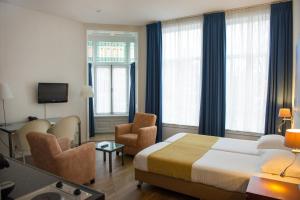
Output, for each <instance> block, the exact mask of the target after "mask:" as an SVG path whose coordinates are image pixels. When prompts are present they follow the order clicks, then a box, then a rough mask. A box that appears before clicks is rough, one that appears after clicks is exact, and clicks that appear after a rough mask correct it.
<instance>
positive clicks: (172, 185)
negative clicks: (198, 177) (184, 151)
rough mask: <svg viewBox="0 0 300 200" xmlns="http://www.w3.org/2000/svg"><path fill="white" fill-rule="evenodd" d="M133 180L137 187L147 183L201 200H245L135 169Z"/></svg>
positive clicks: (213, 188)
mask: <svg viewBox="0 0 300 200" xmlns="http://www.w3.org/2000/svg"><path fill="white" fill-rule="evenodd" d="M135 180H137V181H139V184H138V187H139V188H140V187H141V186H142V183H143V182H145V183H149V184H151V185H155V186H158V187H161V188H164V189H168V190H172V191H175V192H179V193H182V194H186V195H189V196H192V197H196V198H200V199H201V200H245V199H246V194H244V193H240V192H231V191H227V190H223V189H219V188H216V187H213V186H209V185H205V184H202V183H194V182H189V181H185V180H181V179H176V178H172V177H168V176H163V175H159V174H154V173H151V172H145V171H141V170H138V169H135Z"/></svg>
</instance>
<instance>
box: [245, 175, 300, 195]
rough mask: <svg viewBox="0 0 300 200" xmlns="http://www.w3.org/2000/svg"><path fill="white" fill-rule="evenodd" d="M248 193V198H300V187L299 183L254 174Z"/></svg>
mask: <svg viewBox="0 0 300 200" xmlns="http://www.w3.org/2000/svg"><path fill="white" fill-rule="evenodd" d="M246 195H247V197H246V200H279V199H280V200H299V199H300V188H299V185H298V184H293V183H286V182H281V181H277V180H272V179H266V178H259V177H255V176H253V177H251V179H250V182H249V184H248V188H247V192H246Z"/></svg>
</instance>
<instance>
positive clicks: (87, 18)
mask: <svg viewBox="0 0 300 200" xmlns="http://www.w3.org/2000/svg"><path fill="white" fill-rule="evenodd" d="M1 1H2V2H7V3H11V4H14V5H17V6H22V7H25V8H29V9H34V10H39V11H42V12H45V13H49V14H54V15H58V16H62V17H66V18H69V19H73V20H76V21H80V22H84V23H98V24H124V25H145V24H147V23H150V22H153V21H159V20H161V21H163V20H168V19H174V18H180V17H186V16H192V15H198V14H202V13H205V12H211V11H220V10H227V9H231V8H239V7H247V6H252V5H257V4H263V3H268V2H272V1H274V0H0V2H1ZM96 10H101V12H99V13H98V12H96Z"/></svg>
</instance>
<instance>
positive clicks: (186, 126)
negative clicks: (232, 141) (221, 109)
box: [162, 123, 264, 137]
mask: <svg viewBox="0 0 300 200" xmlns="http://www.w3.org/2000/svg"><path fill="white" fill-rule="evenodd" d="M162 126H163V127H165V128H180V129H188V130H191V129H192V130H194V129H195V130H198V126H189V125H179V124H167V123H163V125H162ZM225 134H229V135H240V136H251V137H261V136H262V135H264V134H263V133H255V132H244V131H234V130H225Z"/></svg>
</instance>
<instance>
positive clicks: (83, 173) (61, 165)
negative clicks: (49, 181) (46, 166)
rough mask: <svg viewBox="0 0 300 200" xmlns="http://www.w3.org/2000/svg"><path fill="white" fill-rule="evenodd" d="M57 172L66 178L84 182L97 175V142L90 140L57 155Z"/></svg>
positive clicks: (80, 182)
mask: <svg viewBox="0 0 300 200" xmlns="http://www.w3.org/2000/svg"><path fill="white" fill-rule="evenodd" d="M55 161H56V164H57V173H58V175H59V176H61V177H63V178H65V179H66V180H69V181H72V182H75V183H79V184H83V183H87V182H89V181H90V180H92V179H94V178H95V176H96V150H95V143H93V142H89V143H86V144H83V145H81V146H78V147H76V148H73V149H69V150H67V151H64V152H62V153H61V154H59V155H58V156H56V157H55Z"/></svg>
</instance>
